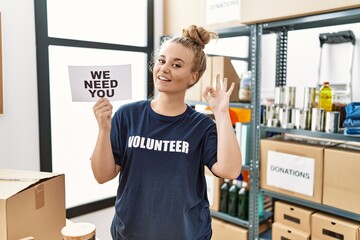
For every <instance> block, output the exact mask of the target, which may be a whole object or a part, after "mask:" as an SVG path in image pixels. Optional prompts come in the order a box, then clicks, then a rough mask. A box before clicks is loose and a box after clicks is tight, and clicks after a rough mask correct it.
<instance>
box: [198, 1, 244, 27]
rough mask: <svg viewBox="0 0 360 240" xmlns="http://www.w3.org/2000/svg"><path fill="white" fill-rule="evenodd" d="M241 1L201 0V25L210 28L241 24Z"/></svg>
mask: <svg viewBox="0 0 360 240" xmlns="http://www.w3.org/2000/svg"><path fill="white" fill-rule="evenodd" d="M240 9H241V1H229V0H202V1H201V15H202V17H203V22H204V23H203V25H204V26H205V27H206V28H208V29H210V30H217V29H222V28H229V27H235V26H241V25H243V24H241V10H240Z"/></svg>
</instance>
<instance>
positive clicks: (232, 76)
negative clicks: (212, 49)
mask: <svg viewBox="0 0 360 240" xmlns="http://www.w3.org/2000/svg"><path fill="white" fill-rule="evenodd" d="M211 59H212V74H211V76H212V82H211V84H208V85H210V86H215V85H214V84H215V83H216V76H217V75H218V74H220V79H223V78H227V79H228V81H227V85H228V87H230V85H231V83H235V87H234V90H233V91H232V93H231V95H230V102H239V87H240V77H239V75H238V74H237V72H236V70H235V68H234V66H233V64H232V62H231V58H230V57H226V56H213V57H211Z"/></svg>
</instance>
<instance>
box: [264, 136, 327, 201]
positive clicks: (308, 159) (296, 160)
mask: <svg viewBox="0 0 360 240" xmlns="http://www.w3.org/2000/svg"><path fill="white" fill-rule="evenodd" d="M279 155H280V156H279ZM323 155H324V146H319V145H313V144H305V143H299V142H294V141H284V140H278V139H262V140H261V142H260V157H261V165H260V173H261V176H260V186H261V188H264V189H268V190H271V191H274V192H279V193H281V194H285V195H289V196H292V197H297V198H301V199H305V200H308V201H311V202H316V203H321V202H322V184H323ZM269 156H270V159H269ZM268 161H269V162H271V163H270V164H268ZM280 163H281V164H283V165H280ZM284 165H287V166H288V167H284ZM276 181H277V182H276ZM274 182H276V184H275V183H274Z"/></svg>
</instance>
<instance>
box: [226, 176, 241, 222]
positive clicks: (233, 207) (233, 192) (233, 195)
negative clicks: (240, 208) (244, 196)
mask: <svg viewBox="0 0 360 240" xmlns="http://www.w3.org/2000/svg"><path fill="white" fill-rule="evenodd" d="M238 191H239V182H238V180H237V179H234V180H233V181H232V185H231V187H230V188H229V202H228V214H229V215H231V216H233V217H236V215H237V203H238V195H237V194H238Z"/></svg>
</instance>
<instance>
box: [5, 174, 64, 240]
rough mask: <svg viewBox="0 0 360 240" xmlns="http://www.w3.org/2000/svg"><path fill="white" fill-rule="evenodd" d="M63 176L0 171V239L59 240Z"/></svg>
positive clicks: (62, 201)
mask: <svg viewBox="0 0 360 240" xmlns="http://www.w3.org/2000/svg"><path fill="white" fill-rule="evenodd" d="M65 224H66V209H65V176H64V174H55V173H45V172H35V171H22V170H12V169H0V239H1V240H13V239H21V238H26V237H33V238H34V239H49V240H50V239H51V240H57V239H58V240H61V239H62V236H61V229H62V228H63V227H64V226H65Z"/></svg>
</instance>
